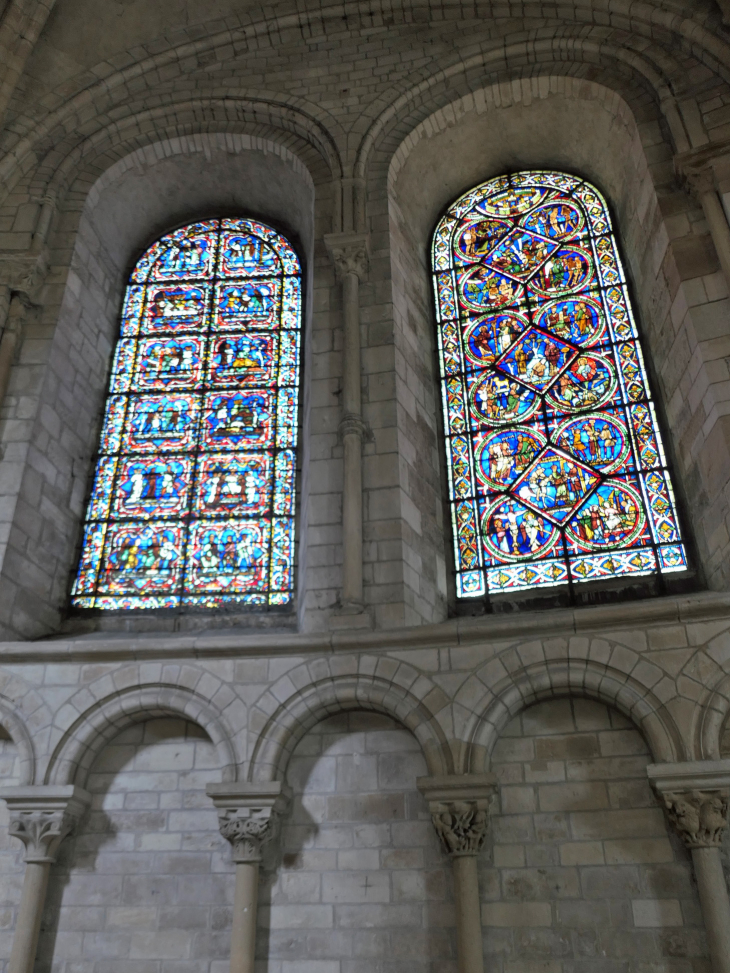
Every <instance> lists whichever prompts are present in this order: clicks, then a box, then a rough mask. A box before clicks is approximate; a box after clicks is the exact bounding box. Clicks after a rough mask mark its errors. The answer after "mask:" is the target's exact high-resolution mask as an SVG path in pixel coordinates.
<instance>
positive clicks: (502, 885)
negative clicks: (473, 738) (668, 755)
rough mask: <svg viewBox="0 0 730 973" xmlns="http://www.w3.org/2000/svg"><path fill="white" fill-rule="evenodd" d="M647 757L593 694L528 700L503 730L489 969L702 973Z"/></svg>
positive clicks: (693, 898) (685, 891) (694, 910)
mask: <svg viewBox="0 0 730 973" xmlns="http://www.w3.org/2000/svg"><path fill="white" fill-rule="evenodd" d="M650 760H651V757H650V754H649V752H648V748H647V746H646V743H645V741H644V740H643V739H642V738H641V735H640V734H639V733H638V732H637V731H636V729H635V728H634V727H633V726H632V725H631V723H630V722H629V721H627V720H626V718H625V717H623V716H622V715H621V714H620V713H618V712H616V710H614V709H611V708H609V707H606V706H604V705H601V704H599V703H596V702H594V701H593V700H586V699H576V698H574V699H572V700H571V699H565V700H555V701H551V702H544V703H538V704H537V705H536V706H533V707H530V708H529V709H527V710H525V711H524V712H523V713H522V714H521V715H520V716H518V717H516V718H515V719H514V720H512V721H511V722H510V723H509V724H508V725H507V726H506V727H505V728H504V729H503V731H502V733H501V735H500V739H499V740H498V742H497V744H496V746H495V748H494V752H493V764H492V766H493V769H494V772H495V774H496V775H497V778H498V780H499V781H500V784H501V786H500V802H501V806H500V812H499V814H497V815H495V816H494V818H493V829H492V834H493V849H492V860H491V862H487V861H484V862H483V865H482V898H483V904H482V920H483V924H484V949H485V956H486V957H487V960H486V961H487V963H488V964H489V967H490V969H499V970H504V971H509V973H527V971H529V970H533V969H535V968H539V969H540V970H543V971H545V973H561V971H571V973H580V971H588V970H589V969H595V968H596V967H598V968H599V969H602V970H607V971H608V970H619V969H624V968H626V967H627V966H628V968H629V969H631V968H641V969H663V968H671V969H677V970H686V971H688V973H689V971H690V970H698V971H703V970H706V969H707V946H706V942H705V930H704V925H703V921H702V916H701V913H700V909H699V900H698V898H697V891H696V887H695V886H694V884H693V876H692V865H691V861H690V857H689V853H688V852H687V851H686V849H685V848H684V847H683V846H682V845H681V843H680V842H679V840H678V838H677V837H676V835H673V834H672V833H671V832H669V830H668V828H667V825H666V823H665V820H664V815H663V813H662V810H661V808H660V807H658V805H657V801H656V798H655V796H654V794H653V793H652V791H651V788H650V787H649V784H648V781H647V777H646V765H647V763H649V762H650Z"/></svg>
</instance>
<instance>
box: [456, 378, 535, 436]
mask: <svg viewBox="0 0 730 973" xmlns="http://www.w3.org/2000/svg"><path fill="white" fill-rule="evenodd" d="M469 398H470V402H471V411H472V414H473V416H474V417H475V418H476V419H477V421H481V420H486V421H487V422H489V423H492V424H494V425H496V426H499V425H504V424H505V423H508V422H515V421H518V422H519V421H521V420H525V419H529V418H530V416H531V415H533V413H534V412H535V410H536V409H537V408H538V406H539V405H540V399H539V398H538V397H537V395H536V394H535V392H533V391H532V389H528V388H525V386H524V385H521V384H520V383H519V382H515V381H510V380H509V379H507V378H502V377H501V375H487V376H486V378H483V379H482V380H481V381H479V382H477V383H476V384H475V385H474V386H473V388H472V389H471V392H470V395H469Z"/></svg>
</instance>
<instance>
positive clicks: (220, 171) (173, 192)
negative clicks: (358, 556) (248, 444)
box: [36, 134, 315, 624]
mask: <svg viewBox="0 0 730 973" xmlns="http://www.w3.org/2000/svg"><path fill="white" fill-rule="evenodd" d="M71 204H72V200H71V199H70V198H69V201H67V203H66V206H67V207H68V206H70V205H71ZM314 212H315V186H314V182H313V180H312V178H311V175H310V173H309V171H308V169H307V168H306V167H305V165H304V164H303V163H302V162H301V160H300V159H299V158H298V157H297V156H296V155H294V154H293V153H292V152H291V151H290V150H289V149H287V148H286V147H284V146H283V145H278V144H276V143H274V142H272V141H267V140H264V139H261V138H254V137H251V136H243V135H232V134H222V135H215V134H212V135H211V134H200V135H194V136H192V135H191V136H188V137H181V138H178V139H173V140H168V141H166V142H159V143H155V144H151V145H147V146H145V147H144V148H141V149H138V150H136V151H135V152H133V153H131V154H130V155H127V156H125V157H124V158H122V159H120V160H119V161H117V162H116V163H115V164H114V165H112V166H111V167H110V168H109V169H108V170H106V171H105V172H104V173H103V174H102V175H101V176H100V177H99V178H98V179H97V181H96V182H95V183H94V185H93V186H92V187H91V189H90V190H89V192H88V194H87V195H86V199H85V203H84V207H83V211H82V213H81V216H80V218H79V220H78V229H77V232H76V233H75V235H74V236H73V238H72V240H73V252H72V256H71V261H70V267H69V269H68V273H67V276H66V280H65V288H64V290H63V296H62V299H61V301H60V310H56V309H57V308H58V305H55V307H54V306H53V305H52V304H49V306H48V308H47V311H46V313H47V315H48V321H49V324H48V328H47V330H48V332H49V333H50V334H49V343H50V349H49V353H48V362H49V364H48V369H49V374H48V378H47V380H46V384H45V388H44V390H43V393H42V398H43V399H44V407H45V409H46V410H47V414H48V415H52V414H53V415H55V416H56V417H57V422H58V434H57V436H56V439H57V441H58V443H59V444H60V445H59V449H60V450H61V452H62V453H63V454H64V455H59V463H60V464H61V465H62V466H64V467H67V468H68V469H69V471H70V473H71V476H70V479H71V482H70V484H69V491H70V499H69V503H68V504H67V505H65V506H64V507H63V509H62V510H59V515H58V517H57V518H55V519H54V524H53V530H54V536H56V538H57V539H58V545H57V546H56V548H55V551H56V554H55V563H54V564H50V563H49V566H48V567H49V571H50V572H51V573H52V574H53V577H54V583H53V586H52V590H51V591H50V592H48V591H46V592H44V593H41V592H38V593H36V594H37V596H38V597H39V598H41V601H42V602H43V606H42V609H40V608H39V611H42V614H41V616H40V617H42V618H43V619H44V620H46V619H47V620H48V623H49V624H51V623H52V618H53V613H55V614H56V616H57V615H58V613H59V612H60V611H62V610H63V609H64V607H65V604H66V600H67V598H68V592H69V582H70V577H71V575H72V573H73V572H74V570H75V566H76V565H75V561H76V560H77V558H78V553H79V542H80V524H81V520H82V518H83V513H84V509H85V506H86V500H87V497H88V493H89V489H90V478H91V473H92V470H93V463H92V458H93V456H94V454H95V452H96V450H97V444H98V436H99V432H100V416H101V407H102V404H103V399H104V393H105V390H106V383H107V376H108V372H109V366H110V362H111V355H112V351H113V347H114V342H115V339H116V336H117V334H118V329H119V317H120V310H121V300H122V295H123V292H124V288H125V285H126V283H127V278H128V275H129V272H130V270H131V268H132V267H133V265H134V263H135V261H136V259H137V258H138V257H139V256H140V253H141V252H142V251H143V250H144V248H145V247H147V246H148V245H149V244H150V243H151V242H152V241H153V240H154V239H156V238H157V237H159V236H160V235H161V234H162V233H163V232H164V231H165V230H170V229H173V228H175V227H176V226H179V225H180V224H182V223H187V222H190V221H195V220H198V219H201V218H205V217H207V218H215V217H228V216H230V217H233V216H235V217H247V218H251V219H258V220H260V221H261V222H264V223H266V224H267V225H270V226H273V227H274V228H275V229H277V230H281V232H282V233H283V234H284V236H286V238H287V239H288V240H290V241H291V243H292V245H293V246H294V247H295V249H296V250H297V252H298V254H299V256H300V258H301V261H302V266H303V272H304V295H305V297H304V306H303V320H304V327H305V334H306V327H307V322H308V320H309V317H310V314H311V292H312V287H311V280H312V255H313V238H314ZM57 235H58V234H57ZM56 313H57V320H56V321H55V323H53V324H51V321H52V320H54V317H55V314H56ZM306 356H307V347H306V339H305V352H304V359H305V360H304V374H305V375H306ZM303 399H304V401H305V408H304V411H303V414H302V421H303V425H304V432H305V433H306V427H307V410H306V396H304V397H303ZM54 421H56V420H54ZM305 438H306V435H305ZM305 488H306V484H305ZM301 502H302V504H303V503H304V497H303V496H302V501H301ZM299 550H300V553H299V568H298V570H299V575H300V576H301V575H302V573H303V572H304V570H305V565H306V545H301V546H300V549H299ZM126 624H128V623H126ZM143 624H144V623H143ZM262 624H263V623H262Z"/></svg>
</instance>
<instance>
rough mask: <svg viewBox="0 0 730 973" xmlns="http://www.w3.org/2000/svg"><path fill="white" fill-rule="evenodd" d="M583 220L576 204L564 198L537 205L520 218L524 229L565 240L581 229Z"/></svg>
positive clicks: (554, 238)
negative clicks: (533, 209) (527, 214)
mask: <svg viewBox="0 0 730 973" xmlns="http://www.w3.org/2000/svg"><path fill="white" fill-rule="evenodd" d="M584 223H585V220H584V218H583V215H582V213H581V211H580V210H579V209H578V207H577V206H574V205H573V204H572V203H568V202H566V201H565V200H555V201H554V202H550V203H545V205H544V206H540V207H538V208H537V209H536V210H535V211H534V212H533V213H530V215H529V216H526V217H525V219H523V220H522V223H521V225H522V226H524V227H525V229H526V230H532V231H533V233H539V234H540V236H546V237H551V238H552V239H553V240H565V239H567V238H568V237H572V236H575V234H576V233H579V232H580V231H581V230H582V229H583V225H584Z"/></svg>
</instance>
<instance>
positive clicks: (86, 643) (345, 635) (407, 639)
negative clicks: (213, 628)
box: [0, 592, 730, 665]
mask: <svg viewBox="0 0 730 973" xmlns="http://www.w3.org/2000/svg"><path fill="white" fill-rule="evenodd" d="M721 618H727V619H728V623H729V624H730V594H728V593H725V592H702V593H699V594H696V595H683V596H681V597H673V598H652V599H647V600H646V601H635V602H623V603H618V604H615V605H607V606H597V607H589V608H576V609H556V610H555V611H544V612H524V613H519V614H514V615H484V616H480V617H479V618H452V619H449V620H448V621H445V622H440V623H438V624H435V625H420V626H414V627H412V628H402V629H376V630H372V631H359V632H339V633H322V634H307V633H303V634H296V633H293V632H292V633H278V634H276V635H263V634H251V633H249V632H246V633H243V632H236V633H233V632H226V633H223V632H209V633H206V634H201V635H194V636H191V635H180V636H177V637H176V636H173V635H170V634H165V635H136V636H134V637H129V636H126V637H125V636H121V635H110V636H108V637H106V638H101V637H99V635H93V636H86V637H82V638H78V639H60V638H49V639H39V640H36V641H27V642H20V641H18V642H0V665H10V664H14V663H28V662H46V663H47V662H74V663H83V662H100V661H105V662H124V661H135V660H136V661H147V660H153V659H166V658H171V659H185V658H191V659H225V658H241V657H245V656H261V655H264V656H271V655H302V654H307V655H322V654H330V653H333V652H336V653H340V652H357V651H369V652H373V651H382V652H389V651H393V650H403V649H410V648H414V649H416V648H417V649H424V648H432V649H436V648H453V647H455V646H461V645H469V644H474V643H478V642H497V641H504V640H505V639H509V640H510V641H520V640H522V639H525V638H531V637H540V638H544V637H553V636H561V635H562V636H570V635H576V634H588V633H591V632H593V633H596V634H599V633H601V632H605V631H606V630H609V631H610V630H623V629H627V628H637V627H642V626H651V625H664V626H666V625H682V624H685V623H688V622H703V621H713V620H716V619H721Z"/></svg>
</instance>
